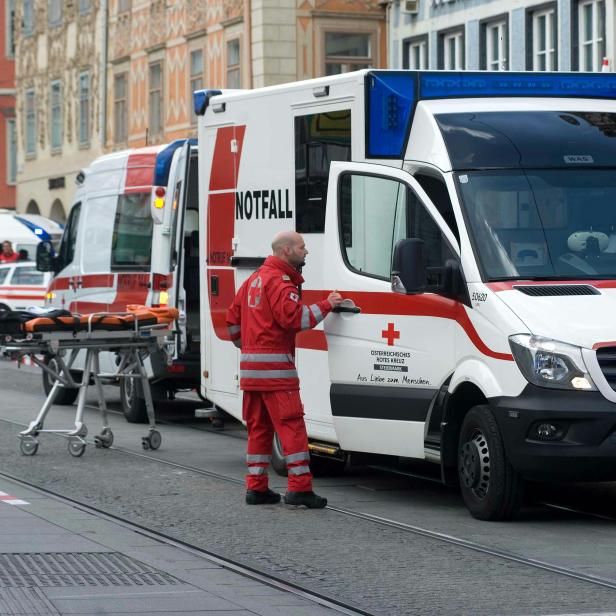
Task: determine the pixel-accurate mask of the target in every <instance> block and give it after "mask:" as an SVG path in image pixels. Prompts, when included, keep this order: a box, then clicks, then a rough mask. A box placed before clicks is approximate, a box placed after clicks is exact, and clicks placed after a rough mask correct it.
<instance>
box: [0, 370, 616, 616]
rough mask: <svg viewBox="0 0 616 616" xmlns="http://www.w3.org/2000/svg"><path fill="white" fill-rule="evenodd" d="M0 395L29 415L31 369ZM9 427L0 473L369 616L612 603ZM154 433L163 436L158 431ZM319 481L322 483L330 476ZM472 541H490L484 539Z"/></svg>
mask: <svg viewBox="0 0 616 616" xmlns="http://www.w3.org/2000/svg"><path fill="white" fill-rule="evenodd" d="M0 400H1V402H0V405H2V407H4V409H5V411H4V412H3V413H2V416H6V409H7V408H11V405H13V406H14V407H15V408H18V407H19V408H23V406H24V405H30V407H31V408H32V412H31V416H34V413H35V411H36V409H37V408H38V406H39V405H40V403H41V396H40V392H39V381H38V377H37V376H33V375H32V373H31V372H28V371H22V372H17V371H15V370H13V369H10V368H7V367H6V366H0ZM61 412H65V411H61ZM18 429H19V428H18V427H17V426H16V425H15V424H11V423H8V422H6V421H0V469H1V470H3V471H4V472H7V473H10V474H13V475H15V476H17V477H20V478H23V479H25V480H27V481H29V482H32V483H35V484H38V485H41V486H43V487H46V488H49V489H51V490H53V491H56V492H59V493H61V494H63V495H66V496H69V497H72V498H75V499H77V500H80V501H83V502H85V503H87V504H90V505H93V506H95V507H99V508H101V509H103V510H105V511H108V512H110V513H113V514H115V515H119V516H124V517H126V518H127V519H129V520H130V521H133V522H137V523H139V524H142V525H145V526H148V527H151V528H153V529H155V530H160V531H163V532H165V533H168V534H170V535H172V536H174V537H176V538H179V539H181V540H183V541H187V542H190V543H193V544H195V545H199V546H202V547H204V548H206V549H209V550H213V551H215V552H218V553H220V554H221V555H225V556H228V557H231V558H234V559H237V560H241V561H242V562H244V563H247V564H250V565H253V566H256V567H260V568H263V569H265V570H268V571H271V572H275V573H278V574H281V575H282V576H284V577H286V578H287V579H289V580H291V581H293V582H296V583H300V584H304V585H306V586H308V587H310V588H313V589H315V590H318V591H320V592H324V593H328V594H330V595H334V596H336V597H338V598H340V599H342V600H348V601H350V602H352V603H354V604H356V605H360V606H362V607H364V608H366V609H369V610H371V611H372V612H373V613H375V614H383V615H385V614H386V615H388V616H396V615H403V614H405V615H406V614H409V615H410V614H412V615H416V614H417V615H424V614H425V615H432V614H434V615H449V614H451V615H454V614H455V615H463V614H468V615H469V616H471V615H472V616H481V615H486V616H492V615H497V614H502V615H522V614H559V613H589V612H595V613H602V612H603V613H606V612H608V611H609V610H610V609H612V608H613V606H614V605H616V591H613V590H610V589H606V588H602V587H600V586H597V585H593V584H590V583H587V582H581V581H577V580H574V579H571V578H567V577H564V576H560V575H557V574H553V573H550V572H546V571H541V570H539V569H535V568H530V567H527V566H524V565H521V564H516V563H513V562H508V561H506V560H502V559H500V558H496V557H492V556H486V555H483V554H480V553H477V552H473V551H471V550H468V549H464V548H460V547H457V546H453V545H448V544H445V543H441V542H438V541H435V540H432V539H429V538H426V537H421V536H418V535H413V534H410V533H407V532H404V531H402V530H397V529H392V528H387V527H384V526H380V525H378V524H375V523H372V522H368V521H363V520H359V519H352V518H349V517H348V516H345V515H342V514H339V513H336V512H334V511H331V510H324V511H305V510H299V509H293V508H289V507H285V506H281V505H279V506H266V507H246V506H245V505H243V504H242V497H243V488H242V487H241V486H240V485H234V484H233V483H226V482H222V481H220V480H216V479H212V478H209V477H205V476H203V475H199V474H196V473H193V472H191V471H187V470H183V469H180V468H173V467H169V466H166V465H163V464H160V463H159V462H155V461H152V460H149V459H144V458H135V457H130V456H127V455H125V454H123V453H121V452H119V451H114V450H110V451H107V450H97V449H94V448H93V447H89V448H88V451H87V452H86V454H85V456H84V457H82V458H78V459H74V458H71V457H70V456H69V455H68V452H67V451H66V447H65V444H64V443H63V442H62V441H60V440H59V439H58V437H55V436H51V435H43V437H42V443H41V450H40V451H39V454H38V455H37V456H35V457H33V458H28V457H24V456H20V455H19V454H18V449H17V442H16V438H15V433H16V431H17V430H18ZM177 430H184V431H186V432H187V435H186V436H185V437H184V438H186V439H191V440H192V439H199V438H203V435H202V434H201V433H200V432H198V431H195V430H190V428H178V429H177ZM161 431H162V432H163V439H165V430H164V428H163V429H161ZM189 431H190V432H189ZM188 432H189V433H188ZM208 436H209V437H210V438H214V439H215V438H218V439H224V445H223V447H225V448H235V449H236V450H237V455H238V457H239V456H240V455H241V452H242V450H243V444H242V442H241V441H239V440H237V441H234V440H233V439H228V438H227V439H225V438H224V437H223V436H214V435H208ZM208 442H209V441H208ZM164 443H165V440H164V441H163V445H164ZM161 451H162V450H161ZM176 453H177V452H176ZM217 472H220V470H219V469H217ZM369 481H370V478H368V480H367V482H366V485H368V484H369ZM341 483H342V484H344V481H343V480H341ZM323 485H325V486H330V488H332V489H333V486H335V483H334V482H331V481H330V483H323ZM345 486H346V487H345V489H347V490H355V491H357V490H358V489H359V488H357V487H353V486H350V485H349V482H348V481H347V482H346V484H345ZM434 490H436V491H437V497H438V498H437V502H440V503H441V506H442V507H457V508H460V507H461V505H460V503H459V502H458V497H457V495H450V494H445V495H444V496H442V492H439V490H440V488H437V487H435V488H434ZM428 491H429V490H428ZM366 494H367V496H366V500H367V501H368V500H369V501H371V502H375V503H377V504H379V503H380V504H381V505H383V504H387V502H388V499H389V500H390V501H391V502H392V503H393V501H394V500H395V499H396V497H397V495H396V492H395V491H392V492H384V493H383V494H381V493H379V492H378V491H376V490H375V491H372V492H366ZM355 498H357V496H356V495H355ZM336 504H338V505H340V506H342V507H344V506H345V505H346V503H345V502H337V503H336ZM392 506H393V505H392ZM463 519H464V520H467V519H468V522H467V525H468V528H469V529H472V530H473V533H475V536H474V537H473V540H477V539H478V537H477V536H476V533H477V532H478V531H477V528H480V526H479V525H477V524H476V523H475V522H474V521H473V520H471V519H470V518H463ZM560 521H561V522H562V520H560ZM539 523H541V520H534V521H531V522H520V523H513V524H510V525H501V526H500V528H502V532H503V533H508V534H510V535H516V534H519V536H520V540H522V538H523V537H524V534H525V532H526V531H527V530H530V529H532V527H533V526H536V525H537V524H539ZM490 527H492V528H494V527H493V526H492V525H487V526H486V527H485V528H486V530H487V531H489V532H493V531H492V530H491V529H490ZM572 529H575V526H574V525H571V524H562V523H561V524H558V523H556V522H555V523H554V525H553V526H550V527H547V528H546V532H548V534H549V535H550V538H551V539H552V540H553V541H554V542H555V544H557V545H558V546H560V547H562V545H563V544H566V542H567V534H568V533H570V532H572ZM535 530H536V529H535ZM581 532H584V531H581ZM451 534H456V535H457V536H465V528H464V526H463V525H460V526H458V527H456V528H452V529H451ZM589 541H590V538H589ZM483 543H489V540H488V538H486V541H484V542H483ZM589 549H590V550H592V551H593V552H594V553H595V554H596V555H597V558H599V559H604V560H606V561H607V562H608V563H609V562H612V563H616V557H613V556H612V554H613V551H611V552H608V551H607V550H606V551H604V552H602V545H601V544H600V543H593V544H592V545H590V546H589ZM546 559H548V558H547V557H546ZM559 564H564V563H562V562H561V563H559ZM613 569H615V570H616V567H613Z"/></svg>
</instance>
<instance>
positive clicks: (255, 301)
mask: <svg viewBox="0 0 616 616" xmlns="http://www.w3.org/2000/svg"><path fill="white" fill-rule="evenodd" d="M261 286H262V285H261V276H257V277H256V278H255V279H254V280H253V281H252V282H251V283H250V288H249V289H248V306H249V307H250V308H256V307H257V306H258V305H259V304H260V303H261Z"/></svg>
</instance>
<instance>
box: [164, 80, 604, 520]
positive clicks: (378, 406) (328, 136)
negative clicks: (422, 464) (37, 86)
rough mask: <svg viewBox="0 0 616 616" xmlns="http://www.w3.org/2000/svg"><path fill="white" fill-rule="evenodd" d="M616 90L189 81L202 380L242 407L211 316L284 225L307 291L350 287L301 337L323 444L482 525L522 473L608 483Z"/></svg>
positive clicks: (307, 388) (516, 498)
mask: <svg viewBox="0 0 616 616" xmlns="http://www.w3.org/2000/svg"><path fill="white" fill-rule="evenodd" d="M615 98H616V76H614V75H611V74H589V73H588V74H579V73H578V74H562V73H487V72H485V73H484V72H456V73H453V72H414V71H380V70H363V71H359V72H355V73H349V74H345V75H339V76H333V77H326V78H320V79H316V80H311V81H304V82H299V83H293V84H287V85H280V86H274V87H267V88H263V89H255V90H251V91H243V92H237V91H236V92H228V93H227V92H224V91H223V92H222V93H219V92H211V91H198V92H196V93H195V95H194V103H195V111H196V113H197V114H198V115H199V121H198V142H199V178H200V182H199V203H200V207H199V211H200V215H199V225H200V233H199V242H200V246H199V252H200V254H201V255H202V258H201V266H202V271H201V289H202V291H201V332H202V340H203V344H202V345H201V364H202V371H203V373H202V381H201V393H202V394H203V395H204V396H207V397H208V399H210V400H211V401H212V402H213V403H214V404H215V405H216V406H217V407H218V408H220V409H223V410H224V411H226V412H228V413H230V414H231V415H233V416H235V417H236V418H238V419H241V409H242V394H241V391H240V390H239V376H240V374H239V373H240V371H239V361H240V351H239V350H237V349H236V348H235V346H234V345H233V344H231V343H230V342H229V340H228V333H227V328H226V326H225V312H226V310H227V307H228V306H229V304H230V303H231V300H232V298H233V296H234V293H235V292H236V290H237V289H238V287H239V286H240V285H241V284H242V282H243V281H244V280H245V279H246V278H247V277H248V276H249V275H250V274H251V273H252V272H254V271H255V269H256V268H258V267H259V265H260V264H261V263H262V262H263V260H264V258H265V257H266V256H267V255H268V254H270V242H271V239H272V237H273V236H274V234H275V233H276V232H278V231H281V230H296V231H298V232H300V233H301V234H303V236H304V238H305V240H306V245H307V248H308V249H309V251H310V254H309V255H308V258H307V264H306V266H305V268H304V270H303V276H304V278H305V280H306V283H305V285H304V287H303V289H302V297H303V301H304V302H307V303H311V302H314V301H316V300H319V299H323V298H325V297H326V296H327V294H328V293H329V292H330V291H331V290H333V289H336V290H338V291H339V292H340V293H341V294H342V295H343V296H344V297H345V298H346V299H345V302H344V304H343V306H342V307H340V308H339V309H337V310H336V312H335V313H334V314H331V315H329V316H328V317H327V318H326V319H325V321H324V322H323V324H321V325H320V326H319V327H318V328H317V329H315V330H309V331H305V332H301V333H299V334H298V336H297V355H296V363H297V367H298V371H299V376H300V380H301V387H302V389H301V394H302V399H303V403H304V410H305V420H306V425H307V429H308V434H309V438H310V443H311V444H310V447H311V451H312V453H313V454H315V455H320V456H327V455H330V456H331V458H332V459H334V460H339V461H342V460H345V459H347V458H349V457H350V460H351V461H353V459H357V458H361V459H366V456H368V457H370V456H378V459H380V460H381V461H382V460H386V461H388V462H395V463H397V462H400V461H403V462H404V461H407V460H424V461H428V462H431V463H434V464H435V465H438V466H439V467H440V473H441V477H442V479H443V481H446V482H448V483H452V484H459V486H460V489H461V493H462V497H463V499H464V502H465V504H466V506H467V507H468V509H469V511H470V512H471V514H472V515H473V516H475V517H476V518H479V519H484V520H501V519H508V518H511V517H512V516H513V515H514V514H515V512H516V509H517V508H518V507H519V505H520V503H521V500H522V496H523V489H524V483H525V481H526V480H541V481H556V480H559V481H561V480H562V481H571V480H585V481H586V480H589V481H595V480H615V479H616V319H615V318H614V315H615V314H616V102H615V100H614V99H615ZM155 224H156V223H155ZM274 454H275V459H276V460H277V464H278V466H281V462H282V454H281V452H280V447H279V445H278V443H277V442H276V441H275V442H274ZM315 460H316V458H315Z"/></svg>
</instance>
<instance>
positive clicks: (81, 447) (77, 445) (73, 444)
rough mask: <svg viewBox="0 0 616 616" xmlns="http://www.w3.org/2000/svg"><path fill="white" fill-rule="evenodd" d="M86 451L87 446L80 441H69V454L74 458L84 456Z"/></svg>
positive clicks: (73, 439)
mask: <svg viewBox="0 0 616 616" xmlns="http://www.w3.org/2000/svg"><path fill="white" fill-rule="evenodd" d="M85 451H86V444H85V443H84V442H82V441H81V440H79V439H76V438H71V439H69V441H68V452H69V453H70V454H71V456H73V458H79V457H81V456H83V454H84V453H85Z"/></svg>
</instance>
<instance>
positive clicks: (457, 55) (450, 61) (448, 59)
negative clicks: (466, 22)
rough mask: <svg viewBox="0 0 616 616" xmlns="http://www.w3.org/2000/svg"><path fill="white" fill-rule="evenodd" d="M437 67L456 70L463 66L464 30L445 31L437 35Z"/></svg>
mask: <svg viewBox="0 0 616 616" xmlns="http://www.w3.org/2000/svg"><path fill="white" fill-rule="evenodd" d="M439 48H440V49H439V51H440V59H439V68H441V69H444V70H449V71H458V70H462V69H463V68H464V31H463V30H456V31H455V32H445V33H443V34H440V35H439Z"/></svg>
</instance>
